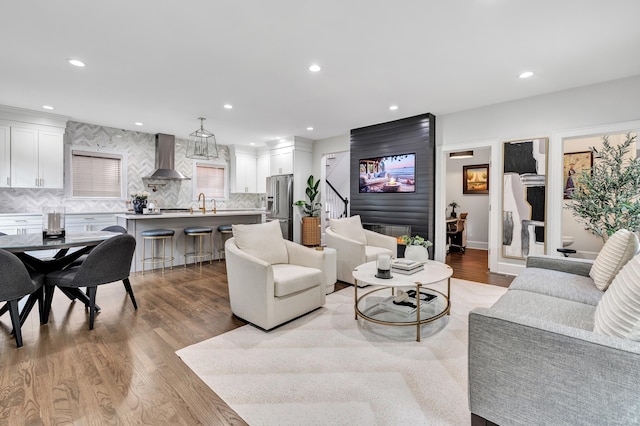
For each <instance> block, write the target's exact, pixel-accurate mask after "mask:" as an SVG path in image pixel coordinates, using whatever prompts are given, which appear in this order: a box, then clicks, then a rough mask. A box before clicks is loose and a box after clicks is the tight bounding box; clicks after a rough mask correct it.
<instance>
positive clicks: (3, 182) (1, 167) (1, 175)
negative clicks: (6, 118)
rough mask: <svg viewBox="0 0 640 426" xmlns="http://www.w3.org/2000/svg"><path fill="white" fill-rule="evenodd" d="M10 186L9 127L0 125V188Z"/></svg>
mask: <svg viewBox="0 0 640 426" xmlns="http://www.w3.org/2000/svg"><path fill="white" fill-rule="evenodd" d="M10 186H11V128H10V127H9V126H0V188H8V187H10Z"/></svg>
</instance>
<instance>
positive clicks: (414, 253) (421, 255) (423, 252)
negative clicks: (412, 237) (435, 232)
mask: <svg viewBox="0 0 640 426" xmlns="http://www.w3.org/2000/svg"><path fill="white" fill-rule="evenodd" d="M404 258H405V259H411V260H415V261H418V262H426V261H427V260H429V252H428V251H427V249H426V248H424V247H422V246H407V248H406V249H404Z"/></svg>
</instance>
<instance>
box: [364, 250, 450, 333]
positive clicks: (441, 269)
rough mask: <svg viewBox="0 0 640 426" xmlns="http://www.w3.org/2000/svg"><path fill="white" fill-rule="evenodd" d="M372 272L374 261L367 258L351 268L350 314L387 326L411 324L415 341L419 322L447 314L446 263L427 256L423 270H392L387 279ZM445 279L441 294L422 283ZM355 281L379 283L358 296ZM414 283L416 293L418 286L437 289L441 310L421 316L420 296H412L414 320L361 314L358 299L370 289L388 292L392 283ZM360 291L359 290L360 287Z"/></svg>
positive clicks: (403, 284)
mask: <svg viewBox="0 0 640 426" xmlns="http://www.w3.org/2000/svg"><path fill="white" fill-rule="evenodd" d="M375 273H376V262H375V261H373V262H368V263H364V264H362V265H359V266H357V267H356V268H355V269H354V270H353V278H354V285H353V297H354V317H355V319H356V320H358V317H360V318H362V319H364V320H366V321H369V322H373V323H376V324H382V325H390V326H403V327H405V326H414V325H415V327H416V341H417V342H419V341H420V326H421V325H422V324H427V323H429V322H432V321H435V320H437V319H439V318H442V317H444V316H445V315H450V313H451V300H450V295H451V276H452V275H453V269H451V267H450V266H449V265H446V264H444V263H441V262H436V261H433V260H429V261H427V262H426V263H425V267H424V270H422V271H420V272H416V273H414V274H411V275H403V274H395V275H394V276H393V278H390V279H381V278H377V277H376V276H375ZM444 280H447V294H444V293H442V292H440V291H438V290H434V289H432V288H429V287H426V286H428V285H431V284H435V283H439V282H441V281H444ZM358 282H360V283H364V284H370V285H376V286H382V287H377V288H374V289H373V290H370V291H367V292H366V293H364V294H361V295H360V297H358ZM413 286H415V290H416V294H417V295H419V294H420V290H421V289H422V288H425V289H428V290H429V291H430V292H434V293H438V294H439V295H440V296H442V298H443V300H444V302H445V305H444V309H442V311H440V312H438V313H436V314H435V315H431V316H429V317H426V318H421V316H420V315H421V311H420V297H418V298H417V299H416V318H415V321H411V320H410V321H402V322H396V321H383V320H380V319H377V318H373V317H370V316H368V315H367V314H365V313H364V312H363V311H361V310H360V308H358V304H359V302H360V301H361V300H362V299H364V298H365V297H367V296H369V295H371V294H372V293H375V292H378V291H383V290H388V289H391V294H394V292H395V288H396V287H413ZM361 291H362V290H361Z"/></svg>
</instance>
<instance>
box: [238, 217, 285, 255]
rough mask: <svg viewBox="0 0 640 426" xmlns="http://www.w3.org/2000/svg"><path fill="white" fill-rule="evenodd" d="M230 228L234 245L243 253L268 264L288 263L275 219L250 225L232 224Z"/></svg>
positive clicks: (278, 223) (282, 239)
mask: <svg viewBox="0 0 640 426" xmlns="http://www.w3.org/2000/svg"><path fill="white" fill-rule="evenodd" d="M232 229H233V238H235V242H236V245H237V246H238V247H239V248H240V250H242V251H244V252H245V253H247V254H250V255H251V256H254V257H257V258H258V259H260V260H263V261H265V262H267V263H269V264H270V265H275V264H277V263H289V254H288V252H287V246H286V245H285V242H284V238H282V230H281V229H280V222H278V221H277V220H273V221H271V222H265V223H257V224H252V225H232Z"/></svg>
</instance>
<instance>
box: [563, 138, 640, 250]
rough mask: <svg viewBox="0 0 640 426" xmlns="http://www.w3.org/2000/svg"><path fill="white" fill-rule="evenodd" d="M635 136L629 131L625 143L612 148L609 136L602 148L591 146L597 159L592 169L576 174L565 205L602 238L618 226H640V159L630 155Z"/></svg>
mask: <svg viewBox="0 0 640 426" xmlns="http://www.w3.org/2000/svg"><path fill="white" fill-rule="evenodd" d="M635 139H636V136H631V135H630V134H627V137H626V140H625V141H624V143H622V144H620V145H617V146H613V147H612V146H611V144H610V143H609V138H608V136H603V138H602V146H603V147H602V149H601V151H598V150H596V149H595V148H594V147H591V151H592V152H593V156H594V158H597V161H596V162H595V163H594V165H593V167H592V168H591V170H590V171H589V170H586V171H583V172H581V173H580V172H579V173H577V174H576V175H575V178H576V179H575V180H576V185H575V189H574V191H573V194H572V195H571V201H569V203H568V205H567V206H566V208H568V209H570V210H572V213H573V216H575V217H576V218H577V219H578V221H579V222H581V223H583V224H584V225H585V228H586V229H587V230H589V231H591V232H592V233H593V234H595V235H598V236H599V237H601V238H602V239H603V240H606V239H607V237H608V236H610V235H612V234H613V233H614V232H616V231H617V230H619V229H628V230H629V231H632V232H636V231H638V230H639V229H640V158H638V157H637V156H635V153H634V154H633V155H632V156H631V157H633V158H632V159H629V156H628V155H627V154H628V152H629V150H630V149H631V147H633V146H635V145H634V142H635Z"/></svg>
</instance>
